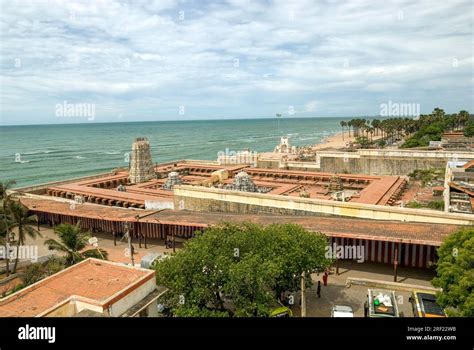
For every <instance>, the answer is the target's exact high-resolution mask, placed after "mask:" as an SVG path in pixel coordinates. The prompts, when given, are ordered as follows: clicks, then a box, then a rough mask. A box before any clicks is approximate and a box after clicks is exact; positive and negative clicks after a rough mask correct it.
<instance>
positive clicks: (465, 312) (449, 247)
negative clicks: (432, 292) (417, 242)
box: [432, 228, 474, 317]
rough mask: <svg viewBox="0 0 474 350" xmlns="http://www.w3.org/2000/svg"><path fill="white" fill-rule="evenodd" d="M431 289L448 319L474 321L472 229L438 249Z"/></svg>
mask: <svg viewBox="0 0 474 350" xmlns="http://www.w3.org/2000/svg"><path fill="white" fill-rule="evenodd" d="M438 257H439V259H438V263H437V267H436V273H437V277H435V278H434V279H433V281H432V284H433V285H434V286H435V287H440V288H442V289H443V291H442V292H440V293H438V303H439V304H440V305H441V306H443V307H445V308H447V312H448V315H450V316H462V317H474V228H465V229H462V230H460V231H458V232H456V233H454V234H452V235H450V236H448V238H447V239H446V240H445V241H444V242H443V244H442V245H441V247H440V248H439V249H438Z"/></svg>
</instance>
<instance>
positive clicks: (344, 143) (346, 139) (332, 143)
mask: <svg viewBox="0 0 474 350" xmlns="http://www.w3.org/2000/svg"><path fill="white" fill-rule="evenodd" d="M379 138H381V136H380V135H379V136H373V138H372V139H373V140H374V141H375V140H378V139H379ZM355 139H356V138H355V137H354V136H353V135H352V134H351V136H349V134H348V133H347V132H344V135H343V134H342V132H339V133H337V134H335V135H332V136H329V137H327V138H325V139H324V140H323V141H322V142H321V143H317V144H315V145H312V146H311V148H312V149H313V150H315V151H317V150H322V149H334V148H344V147H348V146H349V144H350V143H351V142H355Z"/></svg>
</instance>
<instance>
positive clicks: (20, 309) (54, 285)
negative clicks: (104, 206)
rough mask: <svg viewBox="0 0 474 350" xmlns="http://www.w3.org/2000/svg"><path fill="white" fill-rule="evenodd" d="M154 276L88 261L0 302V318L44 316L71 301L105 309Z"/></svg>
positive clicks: (120, 265) (151, 273)
mask: <svg viewBox="0 0 474 350" xmlns="http://www.w3.org/2000/svg"><path fill="white" fill-rule="evenodd" d="M154 276H155V272H154V271H152V270H145V269H141V268H136V267H131V266H126V265H124V264H119V263H114V262H111V261H105V260H99V259H92V258H89V259H87V260H84V261H81V262H79V263H77V264H75V265H73V266H71V267H68V268H66V269H64V270H62V271H60V272H58V273H56V274H54V275H52V276H49V277H47V278H45V279H43V280H41V281H39V282H37V283H34V284H32V285H30V286H28V287H26V288H24V289H21V290H20V291H18V292H16V293H14V294H12V295H9V296H7V297H6V298H3V299H0V317H35V316H41V315H42V314H44V313H45V312H47V311H49V310H51V309H54V307H55V306H57V305H58V304H61V303H63V302H66V301H67V300H68V299H70V298H71V297H78V298H80V299H87V300H91V301H94V302H96V304H97V305H102V306H103V307H104V308H105V307H107V306H108V305H111V304H113V302H114V301H116V300H118V299H121V298H123V297H124V296H126V295H127V294H129V293H130V292H131V291H133V290H134V289H136V288H137V287H139V286H140V285H142V284H143V283H145V282H147V281H149V280H150V279H152V278H154Z"/></svg>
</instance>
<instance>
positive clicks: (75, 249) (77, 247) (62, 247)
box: [44, 222, 107, 266]
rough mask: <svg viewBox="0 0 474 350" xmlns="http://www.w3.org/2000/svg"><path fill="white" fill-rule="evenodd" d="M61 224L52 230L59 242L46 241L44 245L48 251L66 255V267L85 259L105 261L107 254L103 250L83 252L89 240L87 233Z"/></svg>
mask: <svg viewBox="0 0 474 350" xmlns="http://www.w3.org/2000/svg"><path fill="white" fill-rule="evenodd" d="M79 225H80V222H78V223H77V224H76V225H71V224H61V225H58V226H56V227H55V228H54V231H55V233H56V234H57V235H58V236H59V241H57V240H55V239H48V240H46V241H45V242H44V243H45V244H46V245H47V246H48V248H49V250H57V251H59V252H62V253H64V254H65V255H66V266H71V265H74V264H76V263H78V262H79V261H82V260H84V259H87V258H97V259H104V260H107V252H106V251H105V250H103V249H89V250H84V248H85V247H86V246H87V244H88V240H89V238H91V236H90V234H89V232H85V231H82V229H81V227H80V226H79Z"/></svg>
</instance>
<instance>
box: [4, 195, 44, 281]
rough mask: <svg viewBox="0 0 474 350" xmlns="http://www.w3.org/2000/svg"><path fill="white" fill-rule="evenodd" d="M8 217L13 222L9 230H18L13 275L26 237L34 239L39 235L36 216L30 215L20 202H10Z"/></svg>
mask: <svg viewBox="0 0 474 350" xmlns="http://www.w3.org/2000/svg"><path fill="white" fill-rule="evenodd" d="M9 215H10V217H11V219H12V221H13V226H12V227H11V228H17V229H18V239H17V244H16V257H15V265H14V266H13V273H15V272H16V267H17V265H18V260H19V259H20V254H19V253H20V246H22V245H24V244H25V240H26V237H27V236H29V237H31V238H33V239H34V238H36V236H40V237H41V234H40V233H39V231H38V230H37V229H36V226H37V224H38V217H37V216H36V215H31V214H30V211H29V209H28V208H27V207H26V206H24V205H23V204H21V202H20V201H11V202H10V203H9Z"/></svg>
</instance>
